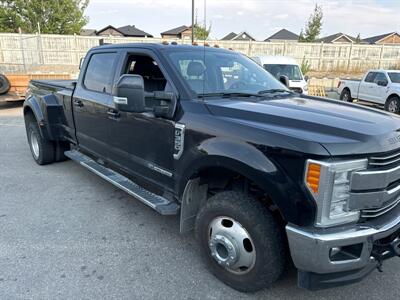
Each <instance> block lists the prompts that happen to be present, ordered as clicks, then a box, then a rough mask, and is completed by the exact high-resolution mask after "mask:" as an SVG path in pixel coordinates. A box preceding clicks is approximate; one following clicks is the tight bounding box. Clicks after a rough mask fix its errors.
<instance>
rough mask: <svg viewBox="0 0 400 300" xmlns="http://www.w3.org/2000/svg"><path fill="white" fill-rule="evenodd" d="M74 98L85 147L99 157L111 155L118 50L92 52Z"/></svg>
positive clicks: (77, 130)
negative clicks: (110, 140) (110, 128)
mask: <svg viewBox="0 0 400 300" xmlns="http://www.w3.org/2000/svg"><path fill="white" fill-rule="evenodd" d="M89 55H90V56H89V57H88V59H87V60H86V62H85V65H84V66H83V70H84V71H83V72H82V74H80V78H79V80H78V83H77V85H76V88H75V92H74V96H73V99H72V107H73V116H74V120H75V135H76V139H77V141H78V145H79V147H80V148H82V149H83V150H86V151H88V152H91V153H93V154H95V155H96V156H98V157H102V158H107V157H108V156H109V147H108V145H107V144H108V139H109V126H110V123H111V121H110V119H109V114H110V112H112V111H113V96H112V95H111V91H112V80H113V77H114V74H115V67H116V63H117V61H118V53H117V52H97V51H96V52H92V53H90V54H89Z"/></svg>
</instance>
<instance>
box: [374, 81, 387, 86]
mask: <svg viewBox="0 0 400 300" xmlns="http://www.w3.org/2000/svg"><path fill="white" fill-rule="evenodd" d="M376 84H377V85H379V86H387V85H388V82H387V80H379V81H378V82H377V83H376Z"/></svg>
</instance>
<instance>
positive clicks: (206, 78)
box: [168, 50, 287, 95]
mask: <svg viewBox="0 0 400 300" xmlns="http://www.w3.org/2000/svg"><path fill="white" fill-rule="evenodd" d="M168 55H169V58H170V59H171V61H172V63H173V65H174V67H175V68H176V69H177V70H178V73H179V75H180V76H181V77H182V78H183V79H184V80H185V81H186V82H187V83H188V85H189V87H190V88H191V89H192V90H193V91H194V92H195V93H197V94H198V95H206V94H219V93H221V94H229V93H237V94H239V93H240V94H245V93H249V94H257V93H259V92H263V91H266V90H283V91H287V88H286V87H285V86H284V85H283V84H282V83H280V82H279V81H278V80H276V79H275V78H274V77H273V76H271V75H270V74H269V73H268V72H266V71H265V70H264V69H263V68H262V67H261V66H259V65H258V64H257V63H255V62H254V61H252V60H251V59H249V58H247V57H246V56H244V55H242V54H239V53H235V52H232V53H226V52H217V51H205V52H202V51H185V50H182V51H179V50H178V51H174V52H171V53H169V54H168Z"/></svg>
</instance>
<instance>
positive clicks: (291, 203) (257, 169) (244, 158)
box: [180, 137, 315, 225]
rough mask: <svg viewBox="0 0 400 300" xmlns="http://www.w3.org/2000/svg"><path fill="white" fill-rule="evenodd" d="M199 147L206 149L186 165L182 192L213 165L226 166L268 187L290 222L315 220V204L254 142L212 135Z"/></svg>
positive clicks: (273, 199) (267, 191)
mask: <svg viewBox="0 0 400 300" xmlns="http://www.w3.org/2000/svg"><path fill="white" fill-rule="evenodd" d="M197 150H198V151H199V153H202V155H200V156H199V157H197V159H195V160H194V161H193V162H192V163H191V164H190V165H188V166H187V167H186V168H185V172H184V173H183V176H182V179H183V180H181V181H180V182H181V186H180V195H182V193H183V191H184V188H185V185H186V183H187V182H188V181H189V180H190V179H192V178H195V177H196V175H197V174H198V173H199V172H201V171H203V170H206V169H207V168H212V167H222V168H225V169H228V170H231V171H234V172H236V173H239V174H241V175H242V176H244V177H246V178H248V179H250V180H251V181H253V182H254V183H255V184H257V186H259V187H260V188H261V189H262V190H264V191H265V192H266V193H267V194H268V195H269V196H270V197H271V199H272V201H273V202H274V203H275V204H276V206H277V207H278V208H279V210H280V212H281V214H282V216H283V217H284V219H285V220H286V221H287V222H291V223H294V224H298V225H305V224H309V223H311V222H312V220H313V217H314V211H315V205H314V203H313V202H312V201H311V200H310V199H308V197H307V196H305V195H304V192H303V191H302V189H301V187H299V185H298V184H297V183H296V182H294V181H293V180H292V178H291V177H290V176H288V174H287V173H286V172H285V170H284V169H283V168H281V167H280V166H279V164H277V162H276V161H275V160H273V159H270V158H269V157H267V155H266V154H264V153H263V152H261V151H260V150H259V149H258V148H256V147H255V146H254V145H251V144H248V143H246V142H241V141H232V140H229V139H227V138H218V137H216V138H211V139H208V140H205V141H204V142H202V143H201V144H200V145H199V146H198V147H197Z"/></svg>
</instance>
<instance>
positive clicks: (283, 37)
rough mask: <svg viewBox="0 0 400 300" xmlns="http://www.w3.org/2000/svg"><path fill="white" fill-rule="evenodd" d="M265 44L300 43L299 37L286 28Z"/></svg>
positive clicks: (266, 40)
mask: <svg viewBox="0 0 400 300" xmlns="http://www.w3.org/2000/svg"><path fill="white" fill-rule="evenodd" d="M264 41H265V42H298V41H299V36H298V35H297V34H295V33H293V32H291V31H289V30H287V29H285V28H283V29H281V30H279V31H278V32H276V33H274V34H273V35H271V36H270V37H269V38H266V39H265V40H264Z"/></svg>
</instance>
